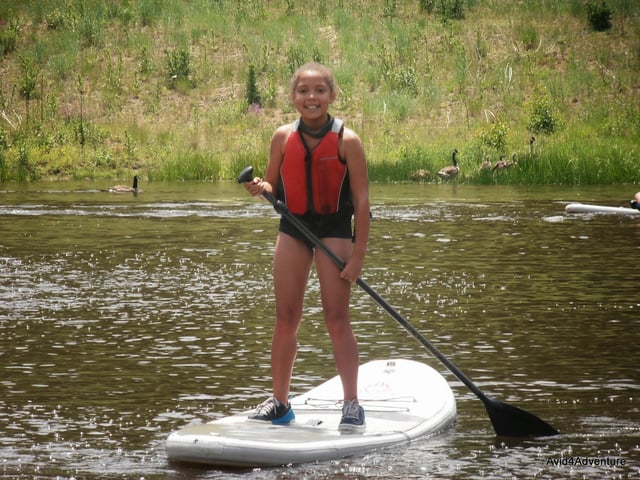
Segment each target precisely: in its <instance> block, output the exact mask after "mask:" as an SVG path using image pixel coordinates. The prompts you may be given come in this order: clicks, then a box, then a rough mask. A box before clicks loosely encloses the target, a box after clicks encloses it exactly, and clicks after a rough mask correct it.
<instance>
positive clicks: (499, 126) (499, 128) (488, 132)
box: [480, 120, 509, 153]
mask: <svg viewBox="0 0 640 480" xmlns="http://www.w3.org/2000/svg"><path fill="white" fill-rule="evenodd" d="M508 134H509V127H508V126H507V124H506V123H504V122H501V121H500V120H496V121H495V122H493V123H492V124H491V125H490V126H489V127H488V128H486V129H485V130H483V131H482V132H480V141H481V142H482V144H483V145H486V146H487V147H489V148H494V149H495V150H496V151H498V152H500V153H504V152H506V150H507V135H508Z"/></svg>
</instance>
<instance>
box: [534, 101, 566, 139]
mask: <svg viewBox="0 0 640 480" xmlns="http://www.w3.org/2000/svg"><path fill="white" fill-rule="evenodd" d="M561 126H562V122H561V121H560V119H558V118H557V117H556V112H555V109H554V107H553V104H552V103H551V100H550V99H549V98H547V97H546V96H538V97H536V98H534V99H533V100H532V101H531V114H530V116H529V123H527V128H528V129H529V131H531V132H533V133H546V134H551V133H553V132H555V131H557V130H558V129H559V128H560V127H561Z"/></svg>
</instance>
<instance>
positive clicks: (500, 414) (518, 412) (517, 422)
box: [238, 167, 558, 437]
mask: <svg viewBox="0 0 640 480" xmlns="http://www.w3.org/2000/svg"><path fill="white" fill-rule="evenodd" d="M252 180H253V167H247V168H245V169H244V170H243V171H242V172H241V173H240V175H239V176H238V183H246V182H250V181H252ZM262 197H264V198H265V199H266V200H267V201H269V202H270V203H271V204H272V205H273V207H274V208H275V210H276V212H278V213H279V214H280V215H282V216H283V217H285V218H286V219H287V220H288V221H289V222H291V223H292V224H293V225H294V226H295V227H296V228H297V229H298V230H299V231H300V233H302V234H303V235H304V236H305V238H307V239H308V240H309V241H310V242H311V243H313V245H314V246H316V247H317V248H319V249H320V250H322V252H324V253H325V254H326V255H327V256H328V257H329V258H330V259H331V260H332V261H333V262H334V263H335V264H336V266H337V267H338V268H340V269H341V270H342V269H343V268H344V267H345V265H346V263H345V261H344V260H342V259H341V258H340V257H339V256H337V255H336V254H335V253H334V252H333V251H332V250H331V249H330V248H329V247H327V246H326V245H325V244H324V243H323V242H322V240H320V239H319V238H318V237H317V236H316V235H315V234H314V233H313V232H312V231H311V230H309V228H307V226H306V225H305V224H304V223H303V222H301V221H300V219H298V217H296V216H295V215H293V214H292V213H291V212H290V211H289V210H288V209H287V206H286V205H285V204H284V203H283V202H281V201H279V200H276V199H275V198H274V197H273V195H271V194H270V193H269V192H267V191H266V190H265V191H263V192H262ZM356 283H357V284H358V285H359V286H360V287H361V288H362V289H363V290H364V291H365V292H367V293H368V294H369V295H370V296H371V298H373V299H374V300H375V301H376V303H377V304H378V305H380V306H381V307H382V308H384V309H385V310H386V311H387V313H388V314H389V315H391V316H392V317H393V318H394V319H395V320H396V321H397V322H398V323H399V324H400V325H402V326H403V327H404V328H405V329H406V330H407V331H408V332H409V333H411V335H413V337H414V338H415V339H416V340H418V341H419V342H420V343H421V344H422V345H423V346H424V347H426V349H427V350H429V352H430V353H431V354H432V355H433V356H434V357H436V358H437V359H438V360H440V362H442V364H443V365H444V366H445V367H447V369H448V370H449V371H450V372H451V373H453V374H454V375H455V376H456V377H458V379H459V380H460V381H461V382H462V383H464V384H465V385H466V386H467V388H469V390H471V391H472V392H473V393H474V394H475V395H476V396H477V397H478V398H479V399H480V400H482V403H484V406H485V408H486V410H487V413H488V414H489V418H490V419H491V423H492V425H493V428H494V430H495V432H496V433H497V434H498V435H503V436H509V437H543V436H550V435H557V434H558V431H557V430H556V429H555V428H553V427H552V426H551V425H549V424H548V423H547V422H545V421H544V420H542V419H540V418H538V417H536V416H535V415H533V414H531V413H528V412H526V411H524V410H522V409H520V408H518V407H514V406H513V405H508V404H506V403H504V402H501V401H499V400H496V399H493V398H491V397H489V396H487V395H486V394H485V393H484V392H483V391H482V390H480V388H478V386H477V385H476V384H475V383H473V382H472V381H471V379H470V378H469V377H467V376H466V375H465V374H464V373H463V372H462V370H460V369H459V368H458V367H457V366H455V365H454V364H453V363H452V362H451V361H450V360H449V359H448V358H447V357H445V356H444V355H443V354H442V353H441V352H440V351H439V350H438V349H437V348H436V346H435V345H434V344H433V343H431V342H430V341H429V340H427V338H426V337H425V336H424V335H422V334H421V333H420V332H419V331H418V330H417V329H416V328H415V327H414V326H413V325H412V324H411V323H410V322H409V321H408V320H407V319H405V318H404V317H403V316H402V315H400V314H399V313H398V311H397V310H396V309H395V308H393V307H392V306H391V305H390V304H389V303H388V302H387V301H386V300H385V299H384V298H382V297H381V296H380V295H379V294H378V293H377V292H376V291H375V290H374V289H373V288H372V287H371V286H370V285H369V284H368V283H367V282H365V281H364V280H363V279H362V278H361V277H358V279H357V280H356Z"/></svg>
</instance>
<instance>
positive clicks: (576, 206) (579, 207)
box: [564, 203, 640, 216]
mask: <svg viewBox="0 0 640 480" xmlns="http://www.w3.org/2000/svg"><path fill="white" fill-rule="evenodd" d="M564 209H565V211H566V212H568V213H600V214H607V215H638V216H640V210H636V209H635V208H627V207H607V206H604V205H586V204H584V203H570V204H568V205H567V206H566V207H564Z"/></svg>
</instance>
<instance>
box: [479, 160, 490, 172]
mask: <svg viewBox="0 0 640 480" xmlns="http://www.w3.org/2000/svg"><path fill="white" fill-rule="evenodd" d="M480 170H491V160H485V161H484V162H482V164H481V165H480Z"/></svg>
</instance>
